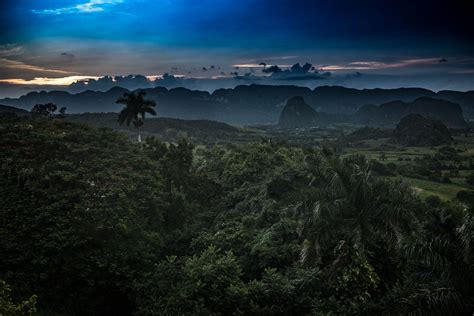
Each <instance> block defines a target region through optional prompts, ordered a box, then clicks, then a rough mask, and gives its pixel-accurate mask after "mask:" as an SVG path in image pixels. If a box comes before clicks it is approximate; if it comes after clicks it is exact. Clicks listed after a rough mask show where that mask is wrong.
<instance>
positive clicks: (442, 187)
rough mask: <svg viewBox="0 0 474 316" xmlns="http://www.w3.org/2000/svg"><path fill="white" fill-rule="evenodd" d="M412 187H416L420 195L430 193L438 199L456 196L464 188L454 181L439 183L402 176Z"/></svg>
mask: <svg viewBox="0 0 474 316" xmlns="http://www.w3.org/2000/svg"><path fill="white" fill-rule="evenodd" d="M403 179H405V180H406V181H407V182H408V183H409V184H410V185H411V186H413V188H415V189H417V192H418V193H419V194H420V196H421V197H427V196H430V195H436V196H438V197H439V198H440V199H442V200H445V201H448V200H452V199H455V198H456V194H457V193H458V192H459V191H461V190H465V189H466V187H464V186H462V185H459V184H456V183H439V182H434V181H429V180H422V179H414V178H408V177H403Z"/></svg>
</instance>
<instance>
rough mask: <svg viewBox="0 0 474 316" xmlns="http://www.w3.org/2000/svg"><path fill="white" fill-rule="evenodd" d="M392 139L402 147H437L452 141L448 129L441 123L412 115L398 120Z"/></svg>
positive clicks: (418, 115)
mask: <svg viewBox="0 0 474 316" xmlns="http://www.w3.org/2000/svg"><path fill="white" fill-rule="evenodd" d="M393 138H394V140H395V141H396V142H397V143H400V144H402V145H404V146H437V145H442V144H446V143H450V142H451V141H452V140H453V139H452V137H451V134H450V132H449V129H448V128H447V127H446V125H444V124H443V123H442V122H441V121H438V120H431V119H427V118H425V117H423V116H421V115H420V114H413V113H412V114H408V115H407V116H405V117H403V118H402V119H401V120H400V123H398V125H397V127H396V128H395V131H394V133H393Z"/></svg>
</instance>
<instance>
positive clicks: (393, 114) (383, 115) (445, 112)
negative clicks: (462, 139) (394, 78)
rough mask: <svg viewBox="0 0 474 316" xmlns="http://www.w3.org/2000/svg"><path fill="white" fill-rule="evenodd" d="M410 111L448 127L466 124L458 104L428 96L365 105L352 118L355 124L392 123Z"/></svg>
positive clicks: (378, 124)
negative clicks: (408, 101)
mask: <svg viewBox="0 0 474 316" xmlns="http://www.w3.org/2000/svg"><path fill="white" fill-rule="evenodd" d="M410 113H417V114H421V115H422V116H425V117H427V118H430V119H435V120H440V121H442V122H443V123H444V124H446V125H447V126H450V127H465V126H466V122H465V121H464V117H463V112H462V109H461V107H460V106H459V105H458V104H456V103H452V102H449V101H445V100H440V99H433V98H429V97H421V98H418V99H416V100H415V101H414V102H411V103H406V102H402V101H392V102H388V103H384V104H381V105H379V106H375V105H365V106H363V107H361V108H360V109H359V110H358V111H357V112H356V113H355V114H354V115H353V116H352V119H353V122H354V123H357V124H364V125H372V126H383V125H393V124H396V122H398V121H399V120H400V119H401V118H402V117H404V116H406V115H408V114H410Z"/></svg>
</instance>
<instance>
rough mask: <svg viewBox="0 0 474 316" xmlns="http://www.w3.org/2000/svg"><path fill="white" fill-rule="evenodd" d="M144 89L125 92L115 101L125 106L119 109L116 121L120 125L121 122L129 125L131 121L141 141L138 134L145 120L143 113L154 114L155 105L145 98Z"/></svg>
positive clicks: (139, 140)
mask: <svg viewBox="0 0 474 316" xmlns="http://www.w3.org/2000/svg"><path fill="white" fill-rule="evenodd" d="M145 95H146V92H145V91H140V92H137V93H134V92H131V93H125V94H124V95H123V96H122V97H120V98H119V99H118V100H117V101H116V103H118V104H124V105H125V108H123V110H122V111H120V113H119V116H118V121H119V123H120V125H122V124H123V123H125V124H127V126H129V125H130V123H131V122H133V126H135V128H136V129H137V135H138V142H139V143H141V141H142V136H141V134H140V127H141V126H143V123H144V120H145V113H150V114H151V115H156V112H155V110H154V109H153V107H155V106H156V103H155V101H152V100H145Z"/></svg>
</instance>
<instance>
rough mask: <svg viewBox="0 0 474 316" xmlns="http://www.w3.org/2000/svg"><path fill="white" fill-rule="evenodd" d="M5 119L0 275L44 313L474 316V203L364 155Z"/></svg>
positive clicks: (17, 296) (0, 155)
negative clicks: (426, 187)
mask: <svg viewBox="0 0 474 316" xmlns="http://www.w3.org/2000/svg"><path fill="white" fill-rule="evenodd" d="M0 120H1V124H0V135H1V136H0V148H1V149H2V150H1V151H0V162H1V169H0V188H1V191H0V205H1V206H2V208H1V220H0V254H1V258H2V259H1V260H0V279H2V280H4V281H6V282H7V283H8V284H9V285H10V287H11V290H12V291H11V295H12V297H11V299H12V300H13V301H14V302H22V301H25V302H30V304H34V300H35V299H36V298H37V303H36V309H37V311H38V314H39V315H129V314H135V315H229V314H230V315H232V314H240V315H241V314H257V315H301V314H315V315H328V314H341V315H348V314H408V313H414V314H415V313H416V314H428V315H434V314H439V315H441V314H442V315H471V314H472V310H473V308H474V305H473V303H474V302H473V295H474V290H473V287H472V284H474V266H473V262H474V261H473V253H472V249H473V242H472V238H473V232H474V221H473V218H472V206H471V205H466V204H463V205H461V204H454V203H445V202H439V203H436V205H434V204H427V203H426V202H424V201H422V200H420V199H419V198H418V197H417V195H416V194H415V192H414V191H413V190H412V189H411V188H410V187H409V186H407V185H406V184H405V183H403V182H401V181H389V180H385V179H383V178H382V177H378V176H376V175H375V173H372V172H371V164H370V163H368V162H367V161H366V159H365V158H364V157H362V156H352V157H349V158H347V159H344V160H342V159H340V158H338V157H337V155H335V154H334V153H333V152H331V151H330V150H328V149H325V148H323V149H315V148H311V147H309V148H308V147H290V146H287V145H282V144H279V143H275V142H272V141H262V142H258V143H250V144H234V145H232V144H231V145H215V146H208V147H205V146H199V147H194V146H193V145H192V144H191V143H189V142H188V141H186V140H180V141H179V142H177V143H164V142H162V141H160V140H158V139H156V138H148V139H147V140H146V141H145V142H144V143H143V144H142V145H138V144H135V143H132V142H131V141H129V140H128V139H127V138H126V137H124V136H122V135H121V134H118V133H116V132H114V131H112V130H109V129H94V128H90V127H86V126H82V125H77V124H75V123H71V122H68V121H65V120H64V119H63V118H53V119H46V118H37V119H30V118H20V117H16V116H12V115H4V116H2V118H1V119H0ZM2 284H3V283H2ZM2 293H3V292H2ZM8 293H10V292H8ZM0 294H1V293H0ZM2 295H3V294H2ZM30 298H31V299H30ZM28 299H30V301H28ZM4 301H5V300H4V299H3V298H2V299H1V300H0V302H1V304H2V307H0V311H2V309H1V308H3V304H4ZM9 304H10V305H9V306H14V305H12V303H11V302H10V303H9ZM33 311H34V309H31V308H30V309H25V311H20V312H21V313H29V312H33ZM20 312H19V313H20Z"/></svg>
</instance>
